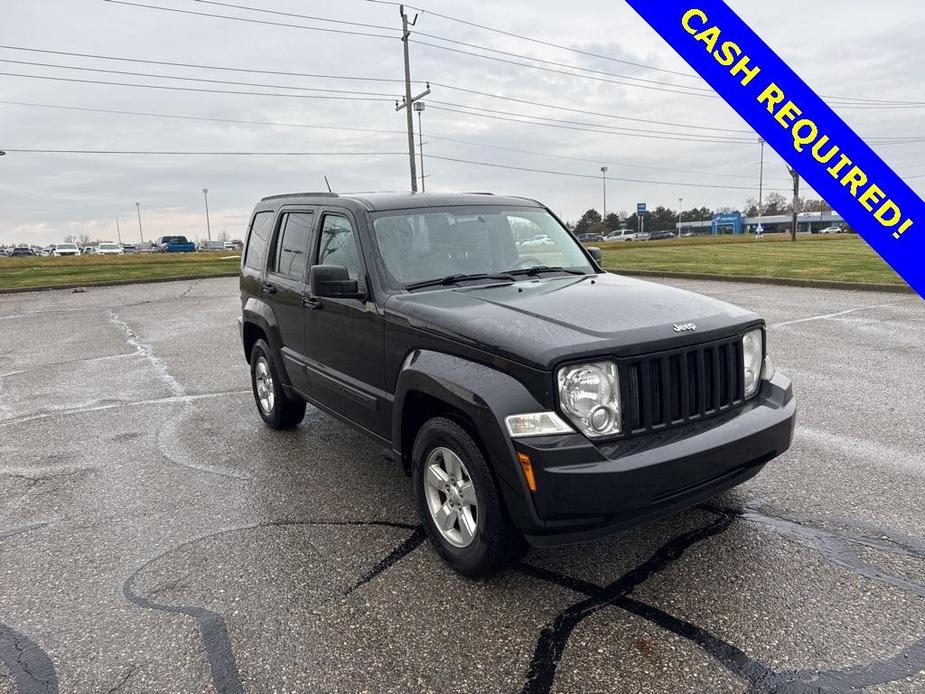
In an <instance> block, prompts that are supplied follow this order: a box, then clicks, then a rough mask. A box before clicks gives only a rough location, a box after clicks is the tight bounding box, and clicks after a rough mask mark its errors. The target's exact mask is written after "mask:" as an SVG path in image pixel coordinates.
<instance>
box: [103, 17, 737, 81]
mask: <svg viewBox="0 0 925 694" xmlns="http://www.w3.org/2000/svg"><path fill="white" fill-rule="evenodd" d="M104 2H110V3H113V4H116V5H125V6H128V7H136V8H145V9H152V10H161V11H164V12H176V13H179V14H186V15H192V16H198V17H210V18H214V19H227V20H231V21H237V22H248V23H256V24H265V25H269V26H280V27H285V28H289V29H308V30H311V31H324V32H330V33H338V34H348V35H353V36H367V37H371V38H383V39H395V38H397V37H394V36H389V35H385V34H371V33H368V32H358V31H351V30H345V29H332V28H329V27H312V26H306V25H303V24H289V23H285V22H273V21H270V20H263V19H254V18H251V17H234V16H231V15H223V14H215V13H212V12H198V11H194V10H183V9H180V8H176V7H161V6H159V5H149V4H147V3H141V2H129V0H104ZM445 40H448V41H453V39H445ZM414 43H416V44H417V45H419V46H429V47H432V48H436V49H439V50H444V51H450V52H454V53H462V54H465V55H472V56H476V57H479V58H485V59H487V60H494V61H498V62H503V63H509V64H512V65H520V66H521V67H529V68H534V69H537V70H545V71H547V72H554V73H560V74H563V75H568V76H570V77H583V78H585V79H593V80H596V81H600V82H609V83H611V84H619V85H622V86H629V87H639V88H640V89H652V90H655V91H662V92H667V93H675V94H682V95H683V94H687V95H689V96H701V97H704V98H708V99H718V98H719V97H718V96H717V95H716V94H714V93H712V91H710V90H705V91H703V92H702V93H699V92H692V91H681V89H685V87H680V88H679V89H670V88H666V87H660V86H654V85H647V84H634V83H632V82H625V81H622V82H621V81H619V80H615V79H606V78H603V77H594V76H592V75H590V74H589V75H582V74H576V73H574V72H566V71H565V70H557V69H554V68H549V67H543V66H540V65H531V64H528V63H518V62H516V61H511V60H506V59H504V58H497V57H494V56H487V55H482V54H479V53H473V52H471V51H464V50H461V49H456V48H450V47H449V46H439V45H437V44H431V43H426V42H423V41H417V40H415V41H414ZM484 50H487V51H496V52H497V49H492V48H488V47H484ZM526 59H527V60H536V61H538V62H551V61H544V60H542V59H539V58H536V59H534V58H529V57H526ZM561 65H563V66H565V67H569V68H571V69H572V70H580V71H583V72H601V73H603V74H611V75H612V74H614V73H606V72H603V71H600V70H591V69H590V68H582V67H578V66H574V65H568V64H566V63H562V64H561ZM615 76H616V77H622V76H621V75H615ZM624 79H637V78H625V77H624ZM675 86H677V85H675ZM686 89H701V88H699V87H697V88H686Z"/></svg>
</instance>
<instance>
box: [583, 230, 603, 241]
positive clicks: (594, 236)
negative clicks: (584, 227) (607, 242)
mask: <svg viewBox="0 0 925 694" xmlns="http://www.w3.org/2000/svg"><path fill="white" fill-rule="evenodd" d="M578 240H579V241H581V242H582V243H594V242H595V241H603V240H604V235H603V234H598V233H597V232H590V231H589V232H587V233H584V234H579V235H578Z"/></svg>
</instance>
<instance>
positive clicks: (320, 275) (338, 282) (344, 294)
mask: <svg viewBox="0 0 925 694" xmlns="http://www.w3.org/2000/svg"><path fill="white" fill-rule="evenodd" d="M308 286H309V288H310V289H311V292H312V294H313V295H314V296H316V297H328V298H331V299H362V298H363V294H362V293H361V292H360V288H359V284H358V283H357V281H356V280H352V279H350V274H349V273H348V272H347V268H345V267H343V266H341V265H312V267H311V269H310V270H309V271H308Z"/></svg>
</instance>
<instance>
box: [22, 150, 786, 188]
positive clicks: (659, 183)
mask: <svg viewBox="0 0 925 694" xmlns="http://www.w3.org/2000/svg"><path fill="white" fill-rule="evenodd" d="M7 151H10V150H7ZM427 158H428V159H439V160H441V161H449V162H456V163H460V164H474V165H476V166H487V167H491V168H497V169H510V170H513V171H526V172H530V173H542V174H548V175H551V176H569V177H572V178H593V179H594V180H596V181H599V180H600V178H601V177H600V176H598V175H597V174H580V173H572V172H568V171H553V170H550V169H534V168H530V167H527V166H510V165H508V164H496V163H494V162H487V161H474V160H471V159H457V158H455V157H444V156H441V155H437V154H428V155H427ZM607 180H608V181H620V182H623V183H641V184H645V185H657V186H682V187H685V188H714V189H719V190H748V191H753V190H754V188H753V187H747V186H723V185H711V184H708V183H679V182H677V181H648V180H644V179H638V178H617V177H611V176H608V177H607ZM778 190H786V189H784V188H779V189H778Z"/></svg>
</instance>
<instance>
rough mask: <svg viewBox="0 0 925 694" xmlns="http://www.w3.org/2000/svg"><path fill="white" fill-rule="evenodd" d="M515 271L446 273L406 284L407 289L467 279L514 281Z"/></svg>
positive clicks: (436, 285)
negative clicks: (501, 272) (434, 277)
mask: <svg viewBox="0 0 925 694" xmlns="http://www.w3.org/2000/svg"><path fill="white" fill-rule="evenodd" d="M513 274H514V273H504V274H486V273H477V274H469V275H467V274H455V275H446V276H444V277H438V278H437V279H432V280H422V281H420V282H412V283H411V284H406V285H405V289H408V290H413V289H423V288H424V287H439V286H447V285H450V284H458V283H459V282H464V281H466V280H504V281H506V282H513V281H514V277H513Z"/></svg>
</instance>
